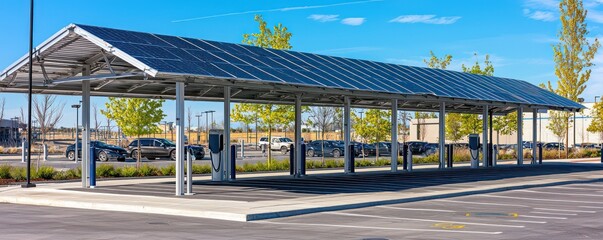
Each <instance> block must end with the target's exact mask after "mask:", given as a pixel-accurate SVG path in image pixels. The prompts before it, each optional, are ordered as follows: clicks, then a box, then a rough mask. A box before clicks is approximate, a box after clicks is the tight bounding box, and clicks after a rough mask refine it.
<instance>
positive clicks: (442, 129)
mask: <svg viewBox="0 0 603 240" xmlns="http://www.w3.org/2000/svg"><path fill="white" fill-rule="evenodd" d="M439 120H440V122H439V129H438V132H439V138H438V143H439V144H438V152H439V153H440V159H439V160H440V166H439V168H440V169H444V168H445V167H446V158H445V155H446V154H445V153H446V151H445V146H446V103H445V102H441V103H440V114H439Z"/></svg>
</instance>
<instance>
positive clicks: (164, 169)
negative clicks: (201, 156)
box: [161, 164, 194, 176]
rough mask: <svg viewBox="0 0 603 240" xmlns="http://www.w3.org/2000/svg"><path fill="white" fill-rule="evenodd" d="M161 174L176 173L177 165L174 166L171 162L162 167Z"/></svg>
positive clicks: (170, 174) (171, 174)
mask: <svg viewBox="0 0 603 240" xmlns="http://www.w3.org/2000/svg"><path fill="white" fill-rule="evenodd" d="M193 170H194V169H193ZM161 175H163V176H173V175H176V166H174V164H170V165H168V166H165V167H162V168H161Z"/></svg>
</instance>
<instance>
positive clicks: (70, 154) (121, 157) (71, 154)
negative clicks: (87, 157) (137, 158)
mask: <svg viewBox="0 0 603 240" xmlns="http://www.w3.org/2000/svg"><path fill="white" fill-rule="evenodd" d="M90 146H92V147H94V151H95V156H96V159H95V160H99V161H103V162H106V161H109V160H117V161H125V160H126V156H127V155H128V152H127V151H126V149H124V148H121V147H118V146H114V145H109V144H106V143H104V142H101V141H91V142H90ZM77 150H78V157H81V156H82V143H81V142H78V144H77ZM65 156H66V157H67V158H68V159H69V160H75V144H71V145H69V146H68V147H67V150H66V151H65Z"/></svg>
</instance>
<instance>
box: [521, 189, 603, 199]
mask: <svg viewBox="0 0 603 240" xmlns="http://www.w3.org/2000/svg"><path fill="white" fill-rule="evenodd" d="M513 191H515V192H529V193H539V194H553V195H564V196H567V195H572V196H585V197H603V195H600V194H586V193H557V192H541V191H534V190H527V189H519V190H513Z"/></svg>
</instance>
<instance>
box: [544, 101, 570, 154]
mask: <svg viewBox="0 0 603 240" xmlns="http://www.w3.org/2000/svg"><path fill="white" fill-rule="evenodd" d="M569 115H570V114H569V113H568V112H564V111H549V125H548V126H546V128H548V129H549V130H551V132H552V133H553V135H555V136H556V137H557V141H558V142H561V141H562V139H563V138H564V137H565V135H567V128H566V126H567V124H568V121H569ZM566 142H567V141H566ZM559 148H561V146H559ZM568 148H569V147H568V146H567V143H566V145H565V149H568ZM559 150H561V149H559ZM566 156H567V151H566ZM559 158H561V153H559Z"/></svg>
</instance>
